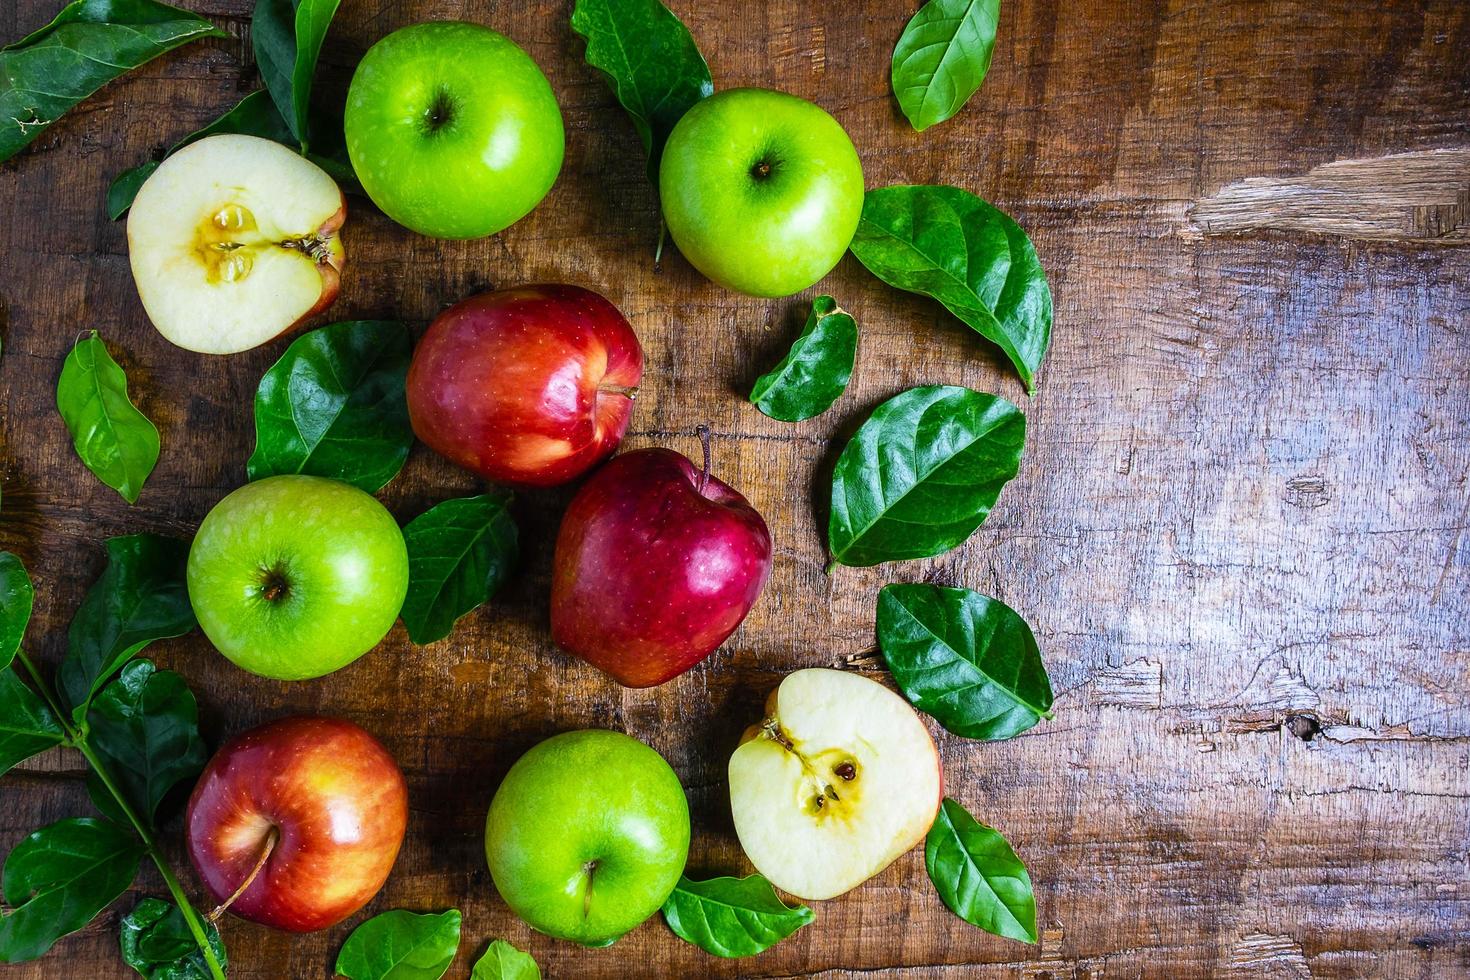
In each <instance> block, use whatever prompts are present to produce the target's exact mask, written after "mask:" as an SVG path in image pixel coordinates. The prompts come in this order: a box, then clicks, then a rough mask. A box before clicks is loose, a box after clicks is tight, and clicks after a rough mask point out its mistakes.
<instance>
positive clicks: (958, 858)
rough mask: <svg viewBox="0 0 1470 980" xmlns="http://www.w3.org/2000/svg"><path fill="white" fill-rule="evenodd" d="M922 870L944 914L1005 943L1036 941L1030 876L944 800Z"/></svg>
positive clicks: (1002, 842)
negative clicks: (956, 917) (982, 930)
mask: <svg viewBox="0 0 1470 980" xmlns="http://www.w3.org/2000/svg"><path fill="white" fill-rule="evenodd" d="M924 867H925V868H927V869H928V871H929V880H930V881H932V882H934V889H935V891H937V892H939V897H940V898H941V899H942V900H943V901H944V904H945V905H946V906H948V907H949V910H950V911H951V912H953V913H954V914H955V915H957V916H959V917H960V918H961V919H964V920H965V921H966V922H968V923H970V925H972V926H978V927H979V928H981V929H984V930H985V931H986V932H989V933H993V934H995V935H997V936H1003V937H1005V938H1006V939H1019V940H1020V941H1021V942H1023V943H1034V942H1036V896H1035V895H1034V894H1033V893H1032V891H1031V876H1030V875H1028V874H1027V873H1026V866H1025V865H1024V864H1022V863H1021V859H1020V858H1018V857H1016V852H1015V851H1013V850H1011V845H1010V844H1007V843H1006V839H1005V838H1004V837H1002V836H1001V835H1000V832H999V831H998V830H995V829H993V828H991V827H987V826H985V825H984V824H982V823H980V822H978V821H977V820H976V819H975V818H974V817H972V816H970V814H969V813H968V812H966V811H965V808H964V807H962V806H960V805H959V804H958V803H956V802H955V801H954V800H951V799H948V798H946V799H945V801H944V803H943V804H941V805H940V807H939V814H938V815H937V816H936V817H935V818H934V826H932V827H930V828H929V836H928V838H927V839H926V840H925V841H924Z"/></svg>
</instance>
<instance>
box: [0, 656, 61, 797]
mask: <svg viewBox="0 0 1470 980" xmlns="http://www.w3.org/2000/svg"><path fill="white" fill-rule="evenodd" d="M65 738H66V736H65V735H64V734H63V733H62V731H61V726H60V725H59V724H57V721H56V716H55V715H54V714H52V713H51V709H50V708H48V707H47V706H46V702H44V701H42V700H41V698H40V696H39V695H37V694H36V692H35V691H32V690H31V689H30V688H29V687H27V686H26V685H25V682H24V681H22V680H21V679H20V676H19V675H17V674H16V673H15V671H13V670H0V775H3V774H4V773H6V772H9V771H10V769H11V767H12V766H15V765H16V764H17V763H21V762H24V761H25V760H26V759H29V758H30V757H31V756H33V755H37V754H39V753H41V752H45V751H46V750H47V749H49V748H53V747H54V746H57V745H60V744H61V743H62V742H63V741H65Z"/></svg>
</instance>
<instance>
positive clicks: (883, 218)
mask: <svg viewBox="0 0 1470 980" xmlns="http://www.w3.org/2000/svg"><path fill="white" fill-rule="evenodd" d="M851 248H852V254H853V255H856V256H857V257H858V261H860V262H861V263H862V264H863V265H865V266H867V268H868V271H869V272H871V273H873V275H875V276H877V277H878V278H879V279H881V280H883V281H884V282H886V283H888V285H890V286H895V287H897V288H899V289H903V290H907V291H908V292H911V293H920V294H922V295H924V296H931V297H933V298H934V299H937V300H938V301H939V302H941V303H943V304H944V306H945V308H946V309H948V310H949V311H950V312H951V313H953V314H954V315H955V316H957V317H959V318H960V319H961V320H963V321H964V322H965V323H966V324H968V325H969V326H970V327H971V328H972V329H974V330H975V331H976V332H977V333H979V334H980V335H981V336H982V337H984V338H985V339H987V340H989V341H990V342H991V343H993V344H996V345H997V346H999V347H1000V349H1001V350H1002V351H1004V352H1005V355H1006V356H1007V357H1009V358H1010V359H1011V363H1013V364H1014V365H1015V366H1016V370H1017V371H1018V372H1019V373H1020V375H1021V380H1022V381H1024V382H1025V383H1026V390H1027V391H1031V390H1033V389H1034V388H1035V384H1034V381H1035V378H1036V372H1037V370H1038V369H1039V368H1040V367H1041V360H1042V358H1043V357H1045V356H1046V348H1047V344H1048V343H1050V341H1051V317H1052V309H1051V289H1050V288H1049V287H1048V286H1047V284H1046V273H1045V271H1043V270H1042V268H1041V260H1040V259H1038V258H1037V257H1036V249H1035V248H1034V247H1033V246H1032V244H1031V239H1029V238H1027V237H1026V233H1025V232H1024V231H1022V230H1021V226H1020V225H1018V224H1016V223H1015V222H1014V221H1012V220H1011V218H1010V216H1009V215H1007V214H1006V213H1005V212H1003V211H1001V210H999V209H998V208H996V207H994V206H992V205H990V204H987V203H986V202H985V201H982V200H981V199H980V198H978V197H976V196H975V195H974V194H971V193H970V192H969V191H965V190H961V189H959V188H958V187H931V186H902V187H880V188H878V189H876V190H871V191H868V193H867V195H866V196H865V197H864V198H863V216H862V219H861V220H860V221H859V222H858V230H857V234H856V235H855V236H853V240H852V245H851Z"/></svg>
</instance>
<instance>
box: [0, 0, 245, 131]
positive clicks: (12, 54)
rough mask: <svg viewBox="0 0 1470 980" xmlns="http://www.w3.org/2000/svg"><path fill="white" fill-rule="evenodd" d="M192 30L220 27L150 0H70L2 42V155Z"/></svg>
mask: <svg viewBox="0 0 1470 980" xmlns="http://www.w3.org/2000/svg"><path fill="white" fill-rule="evenodd" d="M196 37H224V32H223V31H221V30H220V29H219V28H217V27H215V26H214V25H213V24H211V23H210V22H209V21H207V20H205V19H204V18H202V17H196V16H195V15H194V14H191V13H189V12H188V11H187V10H180V9H178V8H177V7H170V6H168V5H167V4H163V3H157V2H155V0H74V2H72V3H69V4H67V5H66V6H65V7H63V8H62V9H61V13H59V14H57V15H56V19H55V20H53V21H52V22H51V23H50V24H47V25H46V26H45V27H43V28H41V29H40V30H38V31H36V32H35V33H33V34H31V35H29V36H27V37H24V38H22V39H21V40H19V41H16V42H15V43H14V44H10V45H7V46H6V47H4V48H0V79H3V80H4V84H0V160H8V159H9V158H10V157H12V156H14V155H15V154H16V153H17V152H18V151H19V150H20V149H21V148H22V147H24V146H25V145H26V144H27V143H29V142H30V141H31V140H33V139H35V138H36V137H37V136H39V135H40V134H41V131H42V130H44V129H45V128H46V127H47V126H49V125H51V124H52V123H53V122H55V121H56V120H57V119H58V118H59V117H60V116H61V114H62V113H64V112H66V111H67V110H68V109H70V108H71V107H72V106H74V105H76V104H77V103H78V102H80V101H82V100H83V99H85V98H86V97H87V96H89V95H91V94H92V93H93V92H95V91H97V90H98V89H99V88H101V87H102V86H103V85H106V84H107V83H108V82H110V81H112V80H113V79H114V78H118V77H119V76H121V75H124V74H126V73H127V72H129V71H131V70H132V69H134V68H136V67H138V66H139V65H141V64H143V63H145V62H147V61H151V60H153V59H154V58H156V57H158V56H159V55H161V54H163V53H164V52H165V51H171V50H173V49H174V48H176V47H178V46H179V45H181V44H183V43H185V42H186V41H191V40H193V39H194V38H196Z"/></svg>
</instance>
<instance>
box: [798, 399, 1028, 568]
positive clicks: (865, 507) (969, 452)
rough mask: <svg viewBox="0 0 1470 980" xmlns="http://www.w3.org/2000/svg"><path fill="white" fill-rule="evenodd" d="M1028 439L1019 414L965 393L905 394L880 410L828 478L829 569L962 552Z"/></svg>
mask: <svg viewBox="0 0 1470 980" xmlns="http://www.w3.org/2000/svg"><path fill="white" fill-rule="evenodd" d="M1025 439H1026V417H1025V416H1024V415H1022V414H1021V411H1020V409H1018V408H1016V406H1014V405H1012V404H1011V403H1010V402H1008V401H1006V400H1005V399H1004V398H1000V397H998V396H996V395H987V394H983V393H981V392H978V391H971V390H970V389H969V388H957V387H954V386H952V385H937V386H931V387H924V388H911V389H909V390H908V391H905V392H904V393H903V394H900V395H896V396H894V397H893V398H890V399H889V400H888V401H886V402H884V403H883V404H882V405H879V406H878V408H877V409H876V410H875V411H874V412H873V414H872V417H870V418H869V419H868V421H866V422H864V423H863V427H862V428H861V429H859V430H858V433H857V435H856V436H854V437H853V440H852V442H850V443H848V444H847V447H846V448H845V449H843V450H842V455H841V456H839V457H838V459H837V468H836V471H835V472H834V473H833V476H832V513H831V516H830V518H829V520H828V523H827V540H828V546H829V547H830V548H831V551H832V561H833V564H842V565H876V564H878V563H880V562H885V561H900V560H903V559H908V558H930V557H933V556H934V555H939V554H943V553H944V552H946V551H948V550H950V549H951V548H953V547H955V546H956V545H958V544H960V543H961V542H963V541H964V540H965V539H966V538H968V537H969V536H970V535H971V534H973V533H974V532H975V529H976V528H978V527H979V526H980V524H981V522H983V521H984V520H985V516H986V515H987V514H989V513H990V508H991V507H993V506H994V505H995V501H996V498H997V497H999V496H1000V491H1001V488H1002V487H1004V486H1005V485H1006V483H1007V482H1008V481H1009V480H1011V478H1012V477H1014V476H1015V475H1016V472H1017V470H1019V469H1020V465H1021V447H1022V444H1023V443H1024V442H1025Z"/></svg>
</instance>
